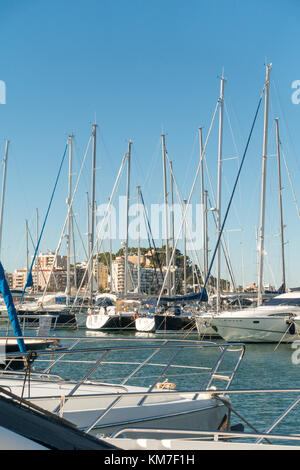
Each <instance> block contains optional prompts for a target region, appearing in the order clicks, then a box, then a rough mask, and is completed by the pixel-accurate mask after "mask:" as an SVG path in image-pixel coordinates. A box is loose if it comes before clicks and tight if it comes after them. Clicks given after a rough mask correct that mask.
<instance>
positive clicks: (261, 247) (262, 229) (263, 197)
mask: <svg viewBox="0 0 300 470" xmlns="http://www.w3.org/2000/svg"><path fill="white" fill-rule="evenodd" d="M271 67H272V66H271V65H267V67H266V83H265V110H264V135H263V152H262V188H261V213H260V231H259V248H258V253H259V267H258V289H257V305H261V304H262V295H263V291H264V286H263V268H264V239H265V205H266V173H267V152H268V123H269V93H270V72H271Z"/></svg>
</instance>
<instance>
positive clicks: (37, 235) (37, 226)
mask: <svg viewBox="0 0 300 470" xmlns="http://www.w3.org/2000/svg"><path fill="white" fill-rule="evenodd" d="M38 242H39V210H38V209H36V246H38ZM35 272H36V291H37V292H38V291H39V252H38V250H37V252H36V261H35Z"/></svg>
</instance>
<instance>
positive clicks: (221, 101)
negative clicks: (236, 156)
mask: <svg viewBox="0 0 300 470" xmlns="http://www.w3.org/2000/svg"><path fill="white" fill-rule="evenodd" d="M224 82H225V78H224V77H223V76H222V77H221V85H220V96H219V140H218V200H217V217H218V218H217V231H218V237H219V236H220V233H221V200H222V151H223V109H224ZM220 245H221V244H219V247H218V252H217V312H219V310H220V300H221V293H220V277H221V247H220Z"/></svg>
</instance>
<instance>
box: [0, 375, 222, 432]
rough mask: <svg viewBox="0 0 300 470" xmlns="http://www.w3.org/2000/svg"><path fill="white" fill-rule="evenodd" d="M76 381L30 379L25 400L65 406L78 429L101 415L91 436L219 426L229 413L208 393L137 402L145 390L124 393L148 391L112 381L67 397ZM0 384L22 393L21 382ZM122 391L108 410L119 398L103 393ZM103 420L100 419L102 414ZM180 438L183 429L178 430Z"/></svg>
mask: <svg viewBox="0 0 300 470" xmlns="http://www.w3.org/2000/svg"><path fill="white" fill-rule="evenodd" d="M75 385H76V383H72V382H69V381H68V382H65V381H57V382H56V381H47V380H31V382H30V387H27V386H26V387H25V389H24V391H23V397H24V399H27V400H29V401H30V402H32V403H34V404H36V405H38V406H39V407H41V408H43V409H45V410H48V411H51V412H53V411H54V410H55V409H56V408H57V407H58V406H61V411H60V413H59V414H60V416H62V417H63V418H65V419H67V420H68V421H70V422H72V423H73V424H75V425H76V426H78V427H79V428H80V429H83V430H87V429H89V427H90V426H91V425H92V424H93V423H95V421H97V420H98V419H99V422H98V423H97V425H96V426H95V427H94V428H93V430H92V432H91V434H93V435H99V434H105V435H110V434H111V433H113V432H116V431H119V430H121V429H123V428H124V427H133V428H145V427H146V428H150V429H151V428H152V429H155V430H157V429H173V430H177V429H178V430H182V429H186V428H188V429H191V430H195V431H196V430H217V429H219V428H220V426H221V425H222V424H223V423H224V421H225V420H226V417H227V407H226V406H225V405H224V404H223V403H222V402H220V401H219V400H217V399H215V398H213V396H212V395H211V394H210V393H207V392H205V393H201V394H199V395H198V396H197V398H196V399H194V396H195V394H193V393H191V394H188V396H187V395H186V394H180V392H178V393H174V394H172V395H170V394H168V392H167V391H165V392H164V393H163V394H161V395H156V396H151V397H148V398H147V399H146V400H145V401H144V403H143V404H139V402H140V400H141V398H142V396H143V395H142V394H141V395H140V396H138V397H136V396H134V397H133V396H126V390H127V392H139V393H140V392H141V393H142V392H145V391H146V389H143V388H140V387H126V388H125V387H121V386H119V387H118V386H115V385H109V384H96V383H90V384H85V385H82V386H81V387H80V393H79V391H78V390H77V392H75V396H74V397H73V398H70V399H69V400H68V399H67V395H68V393H70V392H71V390H72V389H73V387H74V386H75ZM0 386H2V387H9V389H10V391H11V392H12V393H14V394H15V395H18V396H21V395H22V390H23V380H22V379H13V378H11V377H7V378H6V377H1V379H0ZM110 393H115V394H116V393H124V395H123V397H122V398H121V399H120V401H119V402H118V403H116V404H115V406H113V407H112V408H111V409H109V411H108V412H107V413H105V410H106V409H107V407H109V406H110V405H112V403H113V402H114V401H115V400H116V398H117V397H118V396H114V397H107V396H106V397H105V396H103V394H110ZM119 396H120V395H119ZM102 415H103V418H102V419H101V420H100V418H101V416H102ZM178 435H179V436H180V432H179V434H178Z"/></svg>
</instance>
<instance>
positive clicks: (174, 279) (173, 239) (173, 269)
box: [170, 161, 176, 295]
mask: <svg viewBox="0 0 300 470" xmlns="http://www.w3.org/2000/svg"><path fill="white" fill-rule="evenodd" d="M170 168H171V205H172V210H171V232H172V252H174V247H175V223H174V188H173V187H174V181H173V163H172V162H171V161H170ZM175 266H176V254H175V253H174V254H173V261H172V295H175V294H176V276H175Z"/></svg>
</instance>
